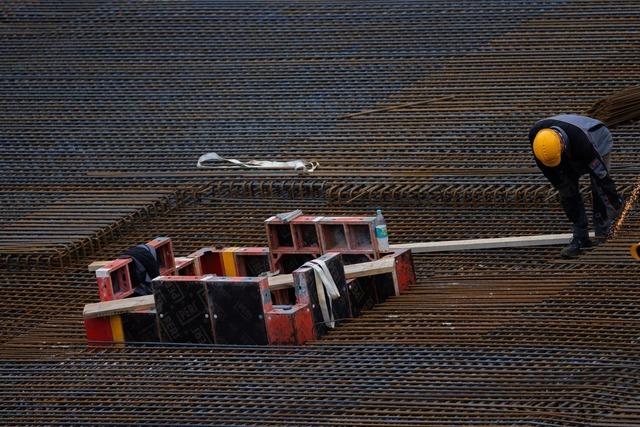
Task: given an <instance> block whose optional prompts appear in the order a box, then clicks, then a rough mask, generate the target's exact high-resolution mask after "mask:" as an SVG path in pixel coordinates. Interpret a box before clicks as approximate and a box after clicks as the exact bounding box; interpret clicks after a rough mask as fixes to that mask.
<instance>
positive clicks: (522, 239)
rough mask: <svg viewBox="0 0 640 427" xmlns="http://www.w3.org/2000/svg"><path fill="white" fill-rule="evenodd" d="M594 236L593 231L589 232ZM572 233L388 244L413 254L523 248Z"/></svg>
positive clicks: (566, 238) (557, 242) (564, 238)
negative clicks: (409, 250) (408, 250)
mask: <svg viewBox="0 0 640 427" xmlns="http://www.w3.org/2000/svg"><path fill="white" fill-rule="evenodd" d="M589 235H590V237H594V234H593V233H590V234H589ZM572 238H573V235H572V234H571V233H566V234H540V235H537V236H515V237H497V238H491V239H471V240H448V241H442V242H419V243H400V244H396V245H389V247H390V249H411V252H413V253H414V254H420V253H429V252H453V251H468V250H477V249H499V248H524V247H530V246H550V245H565V244H567V243H569V242H570V241H571V239H572Z"/></svg>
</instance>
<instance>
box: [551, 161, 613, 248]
mask: <svg viewBox="0 0 640 427" xmlns="http://www.w3.org/2000/svg"><path fill="white" fill-rule="evenodd" d="M602 160H603V161H604V164H605V166H606V167H607V170H608V169H609V165H610V164H611V155H610V154H607V155H605V156H603V157H602ZM558 192H559V193H560V204H561V205H562V208H563V209H564V212H565V214H566V215H567V218H569V221H571V222H572V223H573V235H574V237H577V238H580V239H587V238H588V236H589V221H588V220H587V213H586V211H585V207H584V202H583V200H582V196H581V195H580V176H579V175H575V174H571V173H570V172H569V175H568V176H565V177H563V179H562V183H561V184H560V186H559V187H558ZM604 194H605V193H604V191H603V190H602V188H600V185H599V184H598V183H597V181H596V180H595V179H593V177H591V196H592V198H593V224H594V228H595V231H596V234H597V235H604V234H605V233H606V231H607V221H608V218H609V216H610V215H611V213H612V212H613V211H614V209H613V207H612V206H611V203H609V200H608V199H607V197H605V195H604Z"/></svg>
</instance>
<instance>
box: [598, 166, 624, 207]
mask: <svg viewBox="0 0 640 427" xmlns="http://www.w3.org/2000/svg"><path fill="white" fill-rule="evenodd" d="M600 188H602V191H603V192H604V194H605V195H606V196H607V199H608V200H609V203H611V206H612V207H613V209H614V210H620V207H621V206H622V205H623V199H622V197H620V196H619V195H618V192H617V191H616V183H615V182H614V181H613V179H611V176H609V175H607V176H606V177H605V178H604V179H602V180H601V181H600Z"/></svg>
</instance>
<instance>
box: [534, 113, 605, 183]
mask: <svg viewBox="0 0 640 427" xmlns="http://www.w3.org/2000/svg"><path fill="white" fill-rule="evenodd" d="M544 128H559V129H560V130H561V131H563V132H564V134H565V135H566V138H567V147H566V150H565V151H564V152H563V153H562V161H561V162H560V165H558V166H556V167H548V166H545V165H544V164H542V163H541V162H540V161H539V160H538V159H535V161H536V164H537V165H538V167H539V168H540V170H541V171H542V173H543V174H544V176H546V177H547V179H549V181H551V183H552V184H553V185H554V186H555V187H558V185H559V184H560V181H561V180H562V177H563V176H566V175H570V176H577V177H580V176H581V175H584V174H587V173H588V174H591V175H592V176H593V177H594V178H595V179H596V181H597V180H602V179H604V178H605V177H606V176H608V170H607V169H606V166H605V165H604V162H603V161H602V157H603V156H605V155H607V154H609V153H610V152H611V148H612V146H613V140H612V138H611V133H610V132H609V130H608V129H607V128H606V127H605V125H604V124H603V123H602V122H600V121H598V120H596V119H592V118H590V117H585V116H578V115H574V114H562V115H559V116H553V117H549V118H547V119H543V120H540V121H539V122H537V123H536V124H535V125H533V127H532V128H531V130H530V131H529V141H530V143H531V145H533V140H534V138H535V136H536V134H537V133H538V131H540V130H541V129H544Z"/></svg>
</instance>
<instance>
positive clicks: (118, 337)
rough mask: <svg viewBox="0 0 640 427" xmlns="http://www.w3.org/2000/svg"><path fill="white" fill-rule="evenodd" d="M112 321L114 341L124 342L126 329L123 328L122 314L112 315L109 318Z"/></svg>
mask: <svg viewBox="0 0 640 427" xmlns="http://www.w3.org/2000/svg"><path fill="white" fill-rule="evenodd" d="M109 321H110V322H111V335H112V336H113V342H116V343H123V342H124V330H123V329H122V319H121V318H120V316H111V317H110V318H109Z"/></svg>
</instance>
